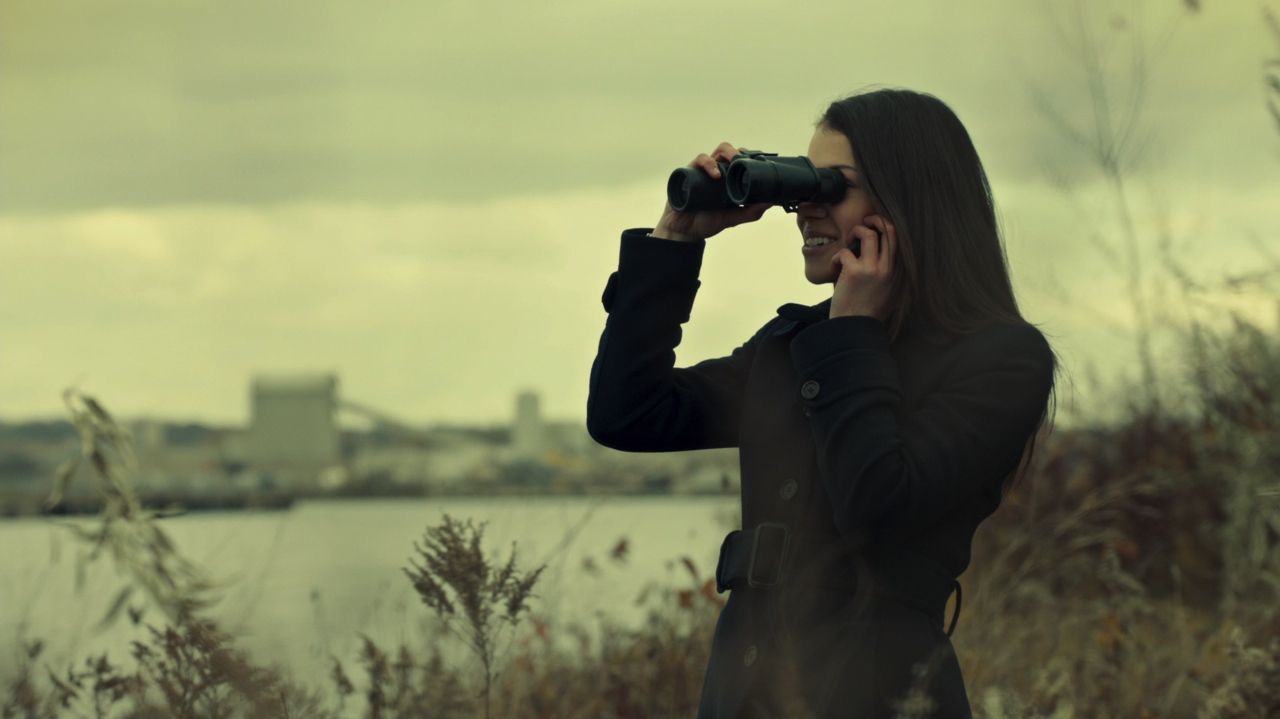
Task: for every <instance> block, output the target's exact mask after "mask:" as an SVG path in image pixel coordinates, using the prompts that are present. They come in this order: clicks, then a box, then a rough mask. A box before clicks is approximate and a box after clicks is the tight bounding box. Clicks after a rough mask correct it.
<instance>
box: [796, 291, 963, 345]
mask: <svg viewBox="0 0 1280 719" xmlns="http://www.w3.org/2000/svg"><path fill="white" fill-rule="evenodd" d="M830 313H831V298H829V297H828V298H827V299H825V300H823V301H822V302H819V303H818V304H816V305H803V304H800V303H799V302H788V303H786V304H784V305H782V306H781V307H779V308H778V316H779V317H781V318H782V319H784V320H790V322H787V323H785V324H784V325H783V327H782V328H781V331H782V333H786V332H789V331H791V330H792V329H793V328H795V327H797V326H798V327H801V328H803V327H806V326H808V325H811V324H814V323H815V322H821V321H822V320H825V319H827V316H828V315H829V314H830ZM914 335H920V336H921V337H922V338H924V339H925V340H927V341H930V342H934V343H939V344H944V343H946V342H947V341H948V339H949V338H950V335H949V334H948V333H947V332H946V331H944V330H942V329H941V328H938V327H934V326H932V325H930V324H928V323H926V322H924V320H923V318H922V317H921V316H920V314H919V313H914V314H912V315H911V316H909V317H907V321H906V323H904V324H903V326H902V332H901V334H900V335H899V339H902V338H903V337H910V336H914Z"/></svg>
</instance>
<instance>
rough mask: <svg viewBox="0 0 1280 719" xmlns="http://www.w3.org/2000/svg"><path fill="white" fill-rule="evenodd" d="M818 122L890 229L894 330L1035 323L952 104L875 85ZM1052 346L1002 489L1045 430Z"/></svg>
mask: <svg viewBox="0 0 1280 719" xmlns="http://www.w3.org/2000/svg"><path fill="white" fill-rule="evenodd" d="M815 125H816V126H819V127H822V126H825V127H827V128H829V129H831V130H835V131H837V132H840V133H842V134H843V135H844V136H845V137H847V138H848V139H849V143H850V144H851V145H852V146H853V153H854V161H855V163H856V164H857V166H858V168H859V174H860V179H861V182H862V183H863V186H864V187H865V188H866V190H867V192H868V193H869V194H870V195H871V198H872V201H873V202H874V203H875V205H876V211H877V212H879V213H882V214H883V215H884V216H885V217H887V218H888V219H889V221H890V222H892V223H893V225H894V227H895V229H896V235H897V238H898V259H899V263H898V266H897V267H896V268H895V276H894V280H893V294H894V298H893V301H892V303H891V305H892V306H893V307H894V311H893V313H892V315H891V316H890V317H889V319H888V327H889V332H890V336H891V337H897V335H898V332H899V331H900V330H901V328H902V324H903V322H904V321H905V320H906V318H907V317H908V316H909V315H912V314H917V313H918V315H919V316H918V319H922V320H923V321H924V322H926V323H928V324H930V325H932V326H935V327H938V328H941V329H943V330H945V331H947V332H950V333H953V334H960V335H964V334H969V333H972V332H976V331H978V330H980V329H982V328H984V327H986V326H988V325H990V324H993V323H1009V324H1033V323H1030V322H1027V321H1026V319H1024V318H1023V316H1022V313H1021V312H1020V311H1019V309H1018V302H1017V299H1016V298H1015V297H1014V293H1013V283H1012V282H1011V280H1010V278H1009V262H1008V257H1007V256H1006V254H1005V249H1004V243H1003V241H1002V240H1001V235H1000V230H999V227H998V225H997V221H996V215H995V203H994V200H993V198H992V194H991V185H990V183H989V182H988V181H987V173H986V171H985V170H984V169H983V167H982V161H981V160H980V159H979V158H978V152H977V150H976V149H975V148H974V146H973V142H972V140H970V138H969V133H968V132H967V131H966V130H965V128H964V125H963V124H961V122H960V119H959V118H958V117H956V114H955V113H954V112H952V110H951V108H950V107H948V106H947V105H946V104H945V103H943V102H942V101H941V100H939V99H938V98H936V97H934V96H932V95H929V94H927V93H921V92H915V91H912V90H905V89H894V88H889V89H877V90H870V91H865V92H859V93H856V94H853V95H847V96H845V97H843V98H840V99H838V100H835V101H834V102H832V103H831V104H830V105H828V106H827V109H826V111H825V112H823V114H822V116H821V118H819V120H818V121H817V123H815ZM1036 328H1037V329H1040V328H1039V327H1038V326H1036ZM1041 333H1042V334H1043V330H1041ZM1050 351H1051V352H1052V354H1053V375H1054V381H1053V383H1052V385H1051V388H1050V397H1049V401H1048V402H1046V403H1045V409H1044V411H1043V412H1042V413H1041V415H1040V418H1039V420H1038V421H1037V423H1036V428H1035V431H1033V432H1032V434H1031V437H1030V438H1029V440H1028V442H1027V446H1026V447H1025V448H1024V451H1023V455H1022V459H1021V461H1020V462H1019V463H1018V467H1017V469H1016V470H1015V471H1014V472H1011V473H1010V474H1009V476H1008V477H1006V478H1005V479H1004V482H1003V483H1002V485H1001V493H1002V495H1005V494H1007V493H1008V492H1009V490H1011V489H1012V488H1013V487H1014V486H1015V485H1016V484H1017V483H1018V481H1019V480H1020V479H1021V478H1022V476H1023V474H1024V473H1025V469H1026V468H1027V467H1028V466H1030V463H1031V459H1032V457H1033V456H1034V454H1035V446H1036V439H1037V436H1038V435H1039V434H1040V433H1041V430H1042V429H1043V428H1044V427H1045V423H1046V420H1047V421H1048V423H1049V431H1052V426H1053V417H1054V416H1055V415H1056V414H1057V375H1058V370H1059V366H1060V364H1059V358H1058V354H1057V352H1056V351H1054V350H1053V347H1052V345H1050ZM1050 408H1052V411H1051V410H1050Z"/></svg>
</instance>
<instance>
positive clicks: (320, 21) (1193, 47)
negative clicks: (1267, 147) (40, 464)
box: [0, 0, 1271, 213]
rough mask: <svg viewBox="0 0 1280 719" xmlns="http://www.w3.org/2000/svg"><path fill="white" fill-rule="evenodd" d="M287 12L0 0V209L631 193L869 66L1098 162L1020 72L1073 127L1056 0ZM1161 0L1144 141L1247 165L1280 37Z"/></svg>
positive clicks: (1011, 172)
mask: <svg viewBox="0 0 1280 719" xmlns="http://www.w3.org/2000/svg"><path fill="white" fill-rule="evenodd" d="M1096 4H1097V3H1094V5H1096ZM300 7H301V6H287V5H283V6H271V7H264V6H262V5H261V4H259V3H249V2H247V1H245V0H234V1H233V2H228V3H219V4H218V5H216V6H201V5H190V4H181V3H177V4H173V3H169V4H165V3H155V2H153V1H152V0H124V1H123V2H121V3H113V5H112V11H111V12H105V11H100V10H95V9H92V8H86V7H82V6H80V5H78V4H72V3H66V2H36V1H35V0H18V1H16V2H9V3H5V4H4V6H3V7H0V24H3V26H4V27H6V29H7V34H6V42H5V43H3V44H0V68H3V72H0V152H2V153H3V155H4V157H5V162H4V163H3V165H0V186H3V187H4V190H5V191H4V193H3V195H2V196H0V212H9V213H13V212H31V211H44V212H57V211H64V210H79V209H86V208H92V207H111V206H154V205H165V204H180V205H190V204H217V203H240V204H274V203H281V202H299V201H308V200H310V201H317V202H330V203H333V202H338V203H342V202H354V203H359V202H370V203H379V204H386V203H413V202H418V201H423V200H427V201H471V200H477V199H489V198H495V197H503V196H521V195H528V194H530V193H535V192H555V191H560V190H573V189H578V188H583V187H589V186H611V187H623V186H627V185H630V184H633V183H636V182H640V181H642V179H643V178H647V177H651V176H653V174H654V173H660V172H663V171H664V170H665V169H666V168H667V167H669V166H670V165H671V164H672V162H673V161H680V160H682V158H685V157H686V156H689V157H692V155H694V154H697V153H698V152H703V151H706V149H708V148H710V147H714V146H715V144H717V143H718V142H720V141H721V140H723V139H730V138H734V139H736V141H740V142H742V143H743V144H748V145H750V146H761V147H763V146H766V145H768V146H770V147H776V148H780V149H784V150H786V151H788V152H802V151H803V148H804V146H805V143H806V142H807V139H808V138H807V135H808V128H809V126H810V124H811V122H812V121H813V119H814V118H815V117H816V115H817V114H818V113H819V112H820V111H821V109H822V107H823V105H824V104H825V102H827V101H829V100H831V99H834V98H835V97H837V96H839V95H842V94H844V93H846V92H848V91H850V90H853V89H855V88H858V87H861V86H864V85H869V84H885V85H902V86H907V87H915V88H918V89H921V90H924V91H928V92H933V93H935V94H937V95H939V96H940V97H942V98H943V99H944V100H946V101H947V102H949V103H950V104H951V105H952V106H953V107H954V108H955V109H956V110H957V112H958V113H959V114H960V115H961V117H962V119H963V120H964V121H965V122H966V124H967V125H968V126H969V127H970V130H971V132H972V134H973V135H974V137H975V141H976V142H977V143H978V146H979V149H980V151H981V152H982V154H983V156H984V158H986V160H987V162H988V164H989V169H990V170H991V172H992V174H995V175H1001V176H1004V177H1008V178H1010V179H1017V180H1020V181H1027V180H1034V179H1038V178H1041V177H1044V176H1045V174H1046V172H1052V173H1056V174H1060V175H1062V176H1063V177H1064V178H1066V179H1067V181H1068V182H1070V183H1072V184H1074V183H1078V182H1087V181H1088V179H1089V177H1088V176H1089V171H1090V167H1091V166H1090V162H1089V159H1088V158H1087V157H1086V156H1085V154H1084V153H1082V152H1081V150H1080V149H1079V148H1078V147H1074V146H1072V145H1071V144H1070V142H1069V141H1067V140H1066V138H1065V137H1063V136H1059V135H1056V134H1055V133H1054V131H1053V130H1052V125H1051V124H1050V123H1049V121H1047V120H1046V119H1045V118H1043V117H1041V116H1039V115H1038V114H1037V113H1036V112H1035V110H1034V109H1033V107H1032V103H1031V99H1030V96H1029V93H1028V90H1027V84H1028V83H1034V84H1035V85H1036V86H1037V87H1039V88H1041V89H1042V90H1043V91H1044V92H1046V93H1049V94H1050V95H1051V96H1052V97H1054V98H1055V101H1056V103H1057V105H1058V106H1059V108H1060V111H1061V112H1062V113H1064V114H1065V115H1066V116H1067V117H1068V118H1070V119H1071V120H1072V121H1073V122H1075V123H1076V124H1079V123H1081V122H1087V121H1089V120H1091V118H1092V115H1091V111H1090V108H1089V105H1088V87H1087V85H1086V84H1085V83H1084V80H1083V77H1082V75H1081V73H1080V72H1079V67H1078V66H1079V59H1078V58H1073V57H1072V56H1071V55H1070V54H1068V53H1066V52H1064V51H1063V50H1062V49H1061V48H1060V47H1059V44H1058V43H1057V41H1056V40H1055V39H1054V35H1053V30H1052V27H1053V25H1052V21H1051V19H1050V14H1049V13H1047V8H1046V7H1039V6H1035V5H1031V4H1027V3H1019V2H1014V1H1013V0H1007V1H1006V2H1001V3H994V4H987V5H982V6H980V7H962V6H958V5H955V4H954V3H937V4H931V5H928V6H884V7H862V6H853V5H849V4H847V3H837V2H829V3H823V4H817V5H811V6H808V7H807V12H805V13H784V12H779V11H777V10H776V8H774V7H772V6H761V7H759V8H755V9H752V8H750V7H744V6H742V5H741V4H740V3H730V2H727V0H725V1H724V2H713V3H699V4H694V5H689V4H687V3H674V2H660V3H652V2H646V3H643V4H641V3H585V2H578V3H565V4H557V5H556V6H555V7H554V8H550V7H546V6H539V5H514V6H512V5H509V4H507V5H503V6H501V7H500V8H499V7H497V6H486V5H485V4H484V3H479V4H462V3H410V2H392V3H386V4H384V5H380V6H379V10H378V11H377V12H373V11H370V10H369V9H368V8H366V7H364V6H354V5H350V4H348V3H339V2H336V1H335V0H323V1H322V2H317V3H311V4H308V5H307V6H306V8H305V10H302V9H300ZM486 7H487V8H488V9H487V10H486ZM1157 9H1158V10H1160V11H1159V12H1154V13H1149V19H1148V20H1147V23H1146V24H1147V29H1146V33H1147V35H1148V36H1157V37H1160V38H1163V39H1164V40H1165V42H1164V43H1163V44H1162V45H1159V46H1158V47H1157V48H1156V49H1153V51H1152V54H1153V57H1155V58H1157V59H1158V60H1159V62H1158V63H1156V62H1153V64H1152V73H1153V79H1152V80H1151V82H1150V87H1149V88H1148V90H1149V92H1148V101H1149V103H1150V105H1149V106H1148V107H1147V112H1146V117H1147V118H1148V119H1149V120H1151V121H1152V122H1151V124H1150V125H1149V126H1147V129H1148V131H1149V132H1155V133H1158V132H1172V133H1174V134H1172V135H1171V136H1169V137H1166V138H1164V141H1163V144H1162V145H1160V146H1158V147H1157V148H1156V150H1157V152H1156V153H1155V154H1157V155H1160V154H1165V153H1171V154H1178V153H1179V152H1181V151H1182V150H1183V149H1184V147H1186V146H1188V145H1190V146H1192V147H1195V148H1196V149H1197V150H1200V151H1203V152H1210V151H1211V152H1212V153H1213V154H1215V155H1217V156H1219V157H1221V158H1222V159H1223V161H1224V162H1225V163H1226V165H1227V166H1228V167H1231V168H1233V170H1235V172H1233V173H1232V174H1231V175H1230V176H1229V177H1231V178H1235V177H1248V178H1251V177H1256V176H1258V175H1259V174H1260V172H1262V170H1259V169H1257V168H1258V167H1259V162H1258V159H1257V155H1258V153H1257V151H1256V145H1257V143H1258V142H1260V141H1264V140H1270V139H1271V135H1270V133H1269V128H1268V126H1267V124H1266V123H1267V117H1266V113H1265V107H1264V106H1263V104H1262V103H1261V100H1260V98H1259V97H1258V96H1257V91H1256V88H1257V86H1258V78H1257V63H1258V62H1259V61H1260V59H1261V58H1263V57H1265V56H1267V54H1268V53H1269V52H1270V51H1271V48H1270V47H1269V46H1268V45H1267V44H1266V43H1267V40H1268V38H1266V36H1265V34H1264V31H1263V30H1262V29H1260V28H1259V27H1258V23H1257V18H1256V17H1254V15H1253V11H1252V9H1251V8H1243V7H1239V8H1237V7H1225V6H1224V7H1222V8H1219V9H1218V10H1217V11H1216V12H1214V13H1201V14H1197V15H1196V16H1194V18H1193V19H1191V20H1179V21H1177V22H1178V24H1176V25H1175V26H1174V27H1175V28H1176V29H1177V31H1178V34H1175V35H1171V36H1169V37H1167V38H1165V37H1164V36H1162V35H1159V33H1160V31H1162V30H1164V29H1166V27H1167V26H1168V24H1169V23H1170V22H1171V18H1184V17H1188V16H1185V14H1179V13H1180V12H1181V11H1180V10H1178V9H1177V8H1176V7H1169V8H1163V9H1161V8H1157ZM1093 17H1094V18H1095V21H1094V24H1095V25H1098V26H1100V28H1101V29H1100V30H1099V32H1101V33H1103V34H1102V35H1101V36H1100V38H1099V39H1100V42H1101V43H1102V44H1103V45H1104V47H1106V48H1107V50H1108V52H1109V54H1110V56H1111V62H1112V67H1113V68H1114V69H1113V70H1112V71H1111V73H1110V74H1109V81H1111V80H1114V81H1115V83H1114V87H1113V88H1112V92H1113V93H1114V94H1113V97H1112V100H1113V103H1115V104H1117V105H1119V104H1120V103H1121V98H1123V96H1124V95H1123V92H1124V88H1123V84H1122V81H1123V79H1124V76H1123V73H1122V72H1121V71H1120V68H1122V67H1123V63H1121V62H1120V59H1121V58H1124V51H1125V48H1126V46H1125V44H1124V41H1126V40H1127V39H1129V38H1131V37H1133V36H1134V35H1135V34H1136V32H1137V29H1138V28H1139V27H1141V26H1140V24H1139V23H1138V22H1136V21H1133V22H1129V23H1128V25H1127V27H1128V29H1127V30H1125V31H1119V30H1116V29H1115V28H1114V27H1112V26H1110V25H1108V22H1107V17H1108V16H1107V14H1106V13H1103V12H1100V11H1097V10H1094V12H1093ZM72 19H74V22H73V21H72ZM1059 21H1060V22H1066V19H1060V20H1059ZM584 27H590V28H592V31H591V32H583V31H582V28H584ZM960 58H962V59H963V61H962V62H961V61H959V59H960ZM1117 109H1118V108H1117ZM1232 118H1253V119H1252V120H1250V121H1247V122H1246V121H1242V120H1239V119H1234V120H1233V119H1232ZM1242 123H1244V124H1242ZM1162 128H1166V129H1163V130H1162ZM1242 130H1244V131H1246V132H1247V134H1245V135H1244V136H1241V135H1240V134H1238V133H1239V132H1240V131H1242ZM1223 137H1230V138H1231V139H1232V140H1233V142H1232V143H1226V144H1224V143H1222V141H1221V140H1222V138H1223ZM681 164H683V163H681ZM1175 169H1178V168H1175ZM1179 171H1183V172H1190V171H1194V170H1193V169H1191V168H1181V169H1180V170H1179Z"/></svg>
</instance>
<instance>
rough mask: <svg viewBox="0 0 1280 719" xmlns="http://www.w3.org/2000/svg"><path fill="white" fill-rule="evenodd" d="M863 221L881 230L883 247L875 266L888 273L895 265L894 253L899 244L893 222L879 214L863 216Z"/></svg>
mask: <svg viewBox="0 0 1280 719" xmlns="http://www.w3.org/2000/svg"><path fill="white" fill-rule="evenodd" d="M863 221H864V222H866V223H867V224H868V225H871V226H872V227H875V228H876V229H878V230H879V231H880V243H881V247H880V253H879V255H878V256H877V262H876V264H875V267H876V269H878V270H879V271H880V272H881V273H883V274H888V273H889V270H890V269H892V267H893V253H894V251H895V249H896V248H897V244H898V243H897V239H898V236H897V234H896V233H895V232H894V228H893V224H892V223H890V222H889V221H887V220H885V219H884V218H883V217H881V216H879V215H868V216H867V217H865V218H863ZM879 258H883V259H879Z"/></svg>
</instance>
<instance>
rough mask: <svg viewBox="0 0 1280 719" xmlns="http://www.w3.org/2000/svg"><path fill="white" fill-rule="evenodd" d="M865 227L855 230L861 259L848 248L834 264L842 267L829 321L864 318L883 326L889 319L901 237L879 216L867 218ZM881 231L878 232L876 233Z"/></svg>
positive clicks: (840, 252)
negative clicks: (890, 291) (877, 321)
mask: <svg viewBox="0 0 1280 719" xmlns="http://www.w3.org/2000/svg"><path fill="white" fill-rule="evenodd" d="M863 222H864V223H865V225H860V226H858V227H855V228H854V229H853V234H854V235H855V236H856V237H858V238H859V239H860V240H861V242H862V250H861V251H862V257H857V256H855V255H854V254H853V252H852V251H850V250H849V249H848V248H845V249H842V250H840V251H839V252H837V253H836V254H835V255H834V256H833V257H832V258H831V261H832V263H833V264H838V265H839V266H840V276H839V277H837V278H836V287H835V292H834V294H832V297H831V312H830V314H829V315H828V316H829V317H850V316H854V315H865V316H869V317H875V318H876V319H878V320H880V321H881V322H883V321H885V319H886V318H887V317H888V315H889V312H888V310H889V299H890V298H889V286H890V280H891V279H892V276H893V266H894V259H895V257H896V256H897V248H898V236H897V234H895V232H894V229H893V225H892V224H890V223H889V222H888V221H887V220H885V219H883V218H881V217H880V216H879V215H867V216H866V217H865V218H863ZM877 230H878V231H877Z"/></svg>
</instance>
